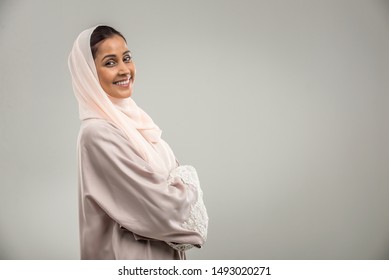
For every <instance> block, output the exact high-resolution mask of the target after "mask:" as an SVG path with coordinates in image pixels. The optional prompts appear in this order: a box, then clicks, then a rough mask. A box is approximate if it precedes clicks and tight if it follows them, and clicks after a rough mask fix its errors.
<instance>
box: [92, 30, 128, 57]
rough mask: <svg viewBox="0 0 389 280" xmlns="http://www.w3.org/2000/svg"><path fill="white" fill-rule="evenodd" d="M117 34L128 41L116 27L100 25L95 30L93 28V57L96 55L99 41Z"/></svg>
mask: <svg viewBox="0 0 389 280" xmlns="http://www.w3.org/2000/svg"><path fill="white" fill-rule="evenodd" d="M115 35H119V36H120V37H122V38H123V40H124V41H125V42H126V43H127V41H126V38H124V36H123V35H122V33H120V32H119V31H117V30H116V29H114V28H112V27H110V26H107V25H99V26H97V27H96V29H95V30H93V32H92V34H91V36H90V48H91V51H92V56H93V58H95V57H96V52H97V48H98V43H100V42H101V41H103V40H105V39H108V38H111V37H113V36H115Z"/></svg>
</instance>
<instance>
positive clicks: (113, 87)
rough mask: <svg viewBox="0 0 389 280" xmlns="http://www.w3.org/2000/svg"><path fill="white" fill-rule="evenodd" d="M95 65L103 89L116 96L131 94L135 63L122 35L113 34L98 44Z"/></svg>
mask: <svg viewBox="0 0 389 280" xmlns="http://www.w3.org/2000/svg"><path fill="white" fill-rule="evenodd" d="M95 65H96V70H97V76H98V78H99V81H100V85H101V87H102V88H103V89H104V91H105V92H106V93H107V94H108V95H110V96H112V97H116V98H127V97H130V96H131V94H132V88H133V84H134V81H135V64H134V63H133V62H132V58H131V53H130V51H129V50H128V48H127V44H126V42H125V41H124V40H123V38H122V37H120V36H118V35H114V36H113V37H110V38H107V39H105V40H103V41H101V42H100V43H99V44H98V47H97V52H96V57H95Z"/></svg>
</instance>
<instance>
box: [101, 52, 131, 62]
mask: <svg viewBox="0 0 389 280" xmlns="http://www.w3.org/2000/svg"><path fill="white" fill-rule="evenodd" d="M127 53H131V52H130V51H129V50H128V51H125V52H124V53H123V55H125V54H127ZM115 57H116V55H115V54H107V55H106V56H104V57H103V58H102V59H101V61H103V60H104V59H106V58H115Z"/></svg>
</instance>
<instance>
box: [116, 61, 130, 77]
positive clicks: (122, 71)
mask: <svg viewBox="0 0 389 280" xmlns="http://www.w3.org/2000/svg"><path fill="white" fill-rule="evenodd" d="M130 72H131V71H130V67H129V66H128V65H127V64H126V63H123V62H122V63H120V65H119V73H118V74H119V75H128V74H130Z"/></svg>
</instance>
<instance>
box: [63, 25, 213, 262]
mask: <svg viewBox="0 0 389 280" xmlns="http://www.w3.org/2000/svg"><path fill="white" fill-rule="evenodd" d="M69 68H70V72H71V75H72V82H73V89H74V93H75V95H76V97H77V100H78V102H79V112H80V119H81V120H82V123H81V127H80V132H79V137H78V147H77V149H78V159H79V218H80V242H81V258H82V259H185V250H187V249H190V248H192V247H193V246H196V247H201V246H202V244H204V242H205V240H206V236H207V226H208V216H207V212H206V209H205V206H204V204H203V200H202V191H201V189H200V186H199V181H198V177H197V174H196V171H195V169H194V168H193V167H191V166H180V165H179V164H178V162H177V160H176V158H175V156H174V154H173V152H172V150H171V149H170V147H169V145H168V144H167V143H166V142H165V141H164V140H163V139H161V130H160V129H159V128H158V126H157V125H156V124H155V123H154V122H153V120H152V119H151V118H150V117H149V116H148V115H147V114H146V113H145V112H144V111H143V110H142V109H141V108H139V107H138V106H137V105H136V104H135V102H134V101H133V100H132V99H131V95H132V92H133V85H134V81H135V76H136V75H135V73H136V71H135V65H134V62H133V61H132V56H131V52H130V51H129V49H128V47H127V43H126V40H125V38H124V37H123V35H122V34H121V33H119V32H118V31H116V30H115V29H113V28H111V27H109V26H97V27H94V28H91V29H88V30H85V31H83V32H82V33H81V34H80V35H79V36H78V38H77V39H76V41H75V42H74V46H73V49H72V51H71V53H70V56H69Z"/></svg>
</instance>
